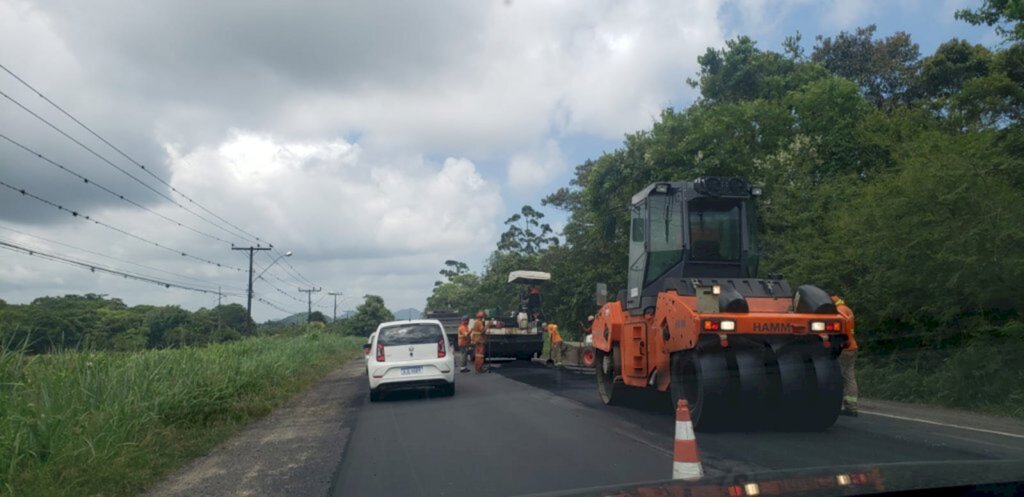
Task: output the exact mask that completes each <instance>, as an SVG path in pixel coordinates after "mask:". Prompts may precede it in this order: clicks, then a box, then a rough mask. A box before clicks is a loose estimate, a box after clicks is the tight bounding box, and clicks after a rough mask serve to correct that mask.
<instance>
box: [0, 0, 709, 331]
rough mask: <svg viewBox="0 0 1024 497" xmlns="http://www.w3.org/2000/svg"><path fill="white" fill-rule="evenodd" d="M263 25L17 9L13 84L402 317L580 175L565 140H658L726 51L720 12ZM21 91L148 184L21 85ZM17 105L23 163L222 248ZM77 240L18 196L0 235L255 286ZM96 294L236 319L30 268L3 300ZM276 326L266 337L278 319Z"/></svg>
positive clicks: (10, 115)
mask: <svg viewBox="0 0 1024 497" xmlns="http://www.w3.org/2000/svg"><path fill="white" fill-rule="evenodd" d="M246 6H247V7H246V8H245V9H237V8H232V7H226V6H222V5H219V4H209V3H208V2H199V1H198V0H174V1H171V0H153V1H150V2H146V3H145V4H138V3H132V2H121V1H117V0H97V1H95V2H89V3H88V4H85V3H82V2H77V1H74V0H53V1H50V2H39V3H35V2H28V1H24V0H0V61H3V62H4V64H5V65H8V66H9V67H10V68H11V69H12V70H14V71H15V72H17V73H18V74H19V75H21V76H23V77H25V78H26V79H27V80H29V81H30V82H31V83H33V84H34V85H36V86H37V87H38V88H39V89H41V90H42V91H44V92H45V93H46V94H47V95H48V96H49V97H51V98H53V99H54V100H55V101H57V102H59V103H60V104H62V105H63V106H64V107H65V108H67V109H68V110H69V111H71V112H72V113H73V114H75V116H76V117H78V118H80V119H82V120H83V121H84V122H86V123H88V124H89V125H90V126H91V127H93V128H94V129H96V130H97V131H98V132H100V133H101V134H102V135H104V136H105V137H106V138H109V139H110V140H111V141H113V142H114V143H116V144H117V145H119V146H120V147H121V148H122V149H124V150H126V151H127V152H129V153H130V154H131V155H132V156H134V157H136V158H137V159H139V160H140V161H141V162H143V163H145V164H146V165H147V166H148V167H149V169H150V170H152V171H155V172H156V173H157V174H159V175H160V176H161V177H163V178H165V179H167V180H168V181H169V182H170V183H171V184H173V185H174V186H175V187H176V188H179V189H180V190H181V191H184V192H186V193H187V194H188V195H189V196H191V197H192V198H194V199H196V200H197V201H199V202H200V203H202V204H203V205H204V206H205V207H208V208H209V209H210V210H212V211H213V212H216V213H217V214H218V215H219V216H221V217H223V218H225V219H228V220H230V221H232V222H233V223H235V224H238V225H240V226H242V227H244V228H245V229H246V230H247V231H249V232H251V233H255V234H257V235H259V236H261V237H263V238H264V239H266V240H270V241H273V242H274V243H275V244H276V246H277V247H279V248H281V249H282V250H293V251H294V252H295V254H296V255H295V256H294V257H292V258H291V259H289V261H290V262H291V263H292V264H294V265H296V267H299V268H300V269H301V270H302V272H303V273H304V274H306V275H307V276H308V277H309V278H310V279H312V280H314V281H316V282H317V283H318V284H321V285H322V286H324V287H329V288H331V289H338V290H343V291H345V292H346V294H348V295H361V294H362V293H379V294H382V295H384V296H385V298H386V299H387V302H388V304H389V305H391V306H392V307H395V308H398V307H407V306H415V307H419V306H421V305H422V303H423V300H424V299H425V297H426V295H427V293H428V292H429V291H430V288H431V284H432V283H433V280H434V279H435V278H436V272H437V269H438V267H439V266H440V264H441V263H442V262H443V261H444V260H445V259H449V258H458V259H462V260H466V261H470V262H473V261H480V260H483V259H484V257H485V255H486V253H487V252H489V251H490V249H491V248H493V245H494V242H495V240H496V238H497V236H498V232H499V231H500V220H501V219H502V218H503V214H504V212H503V211H504V209H505V205H504V199H505V198H507V196H508V195H509V193H513V192H514V193H517V194H523V192H537V193H538V195H539V194H542V193H543V192H545V191H546V189H549V188H551V189H553V188H554V187H555V186H557V185H554V184H553V182H554V181H555V180H556V179H557V178H559V177H561V175H563V173H565V172H566V171H567V170H568V166H569V165H570V164H568V159H567V158H566V156H565V153H564V152H563V150H562V148H561V145H560V140H561V139H562V138H564V137H566V136H569V135H572V136H575V137H584V138H588V137H589V138H594V139H609V138H611V139H614V138H618V137H620V136H622V135H623V134H624V133H628V132H632V131H635V130H637V129H641V128H644V127H647V126H648V125H649V124H650V122H651V119H652V116H656V115H657V114H658V113H659V112H660V110H661V109H662V108H663V107H664V106H666V105H667V104H668V103H669V102H671V101H674V100H678V99H679V98H680V95H690V94H692V93H691V92H692V90H690V89H689V88H687V87H686V86H685V83H684V80H685V78H686V77H687V76H689V75H691V74H692V73H693V72H694V71H695V70H696V62H695V60H696V56H697V54H699V53H702V52H703V51H704V49H705V48H706V47H707V46H712V45H719V44H720V42H721V38H722V34H721V33H722V31H721V29H720V27H719V23H718V19H717V16H718V9H719V1H718V0H699V1H692V2H680V3H677V4H663V5H659V6H657V7H654V6H650V5H647V4H642V3H625V2H617V1H613V0H603V1H600V2H592V1H586V0H570V1H566V2H558V3H554V2H526V1H523V2H518V1H517V2H513V3H507V2H497V1H495V2H450V3H446V2H440V3H435V2H430V3H427V2H414V3H402V4H389V3H383V2H347V3H344V4H341V3H313V4H309V3H307V4H304V5H303V7H302V8H298V7H296V6H295V5H293V4H291V3H284V2H272V1H264V0H254V1H252V2H247V3H246ZM125 19H130V20H131V22H125ZM0 88H2V89H3V90H4V91H7V92H11V93H12V94H14V95H15V96H16V98H19V99H20V100H22V101H23V102H26V103H28V104H31V105H32V107H33V109H35V110H37V111H39V112H41V113H42V114H43V115H45V116H47V117H48V118H52V119H54V120H55V122H56V123H57V124H58V125H59V126H61V127H63V128H65V129H67V130H70V131H72V132H73V133H74V134H75V136H79V137H82V138H83V139H86V140H88V143H89V144H90V145H92V146H95V147H97V149H99V150H100V151H101V153H103V154H104V155H106V156H108V157H111V158H113V159H114V160H115V162H117V163H118V164H120V165H121V166H123V167H126V168H127V169H129V170H131V171H133V172H136V173H138V172H139V171H138V170H137V169H135V168H134V166H132V165H131V164H129V163H127V162H126V161H122V160H120V158H118V156H117V154H116V153H114V152H112V151H110V150H108V149H106V148H105V147H104V146H102V144H99V143H96V142H95V141H93V140H92V139H91V138H89V137H88V135H87V133H84V132H83V131H82V130H80V129H77V128H75V126H74V125H73V124H72V123H69V122H68V121H67V120H66V119H64V118H63V117H61V116H60V115H59V114H58V113H56V112H54V111H53V110H52V109H47V108H46V107H45V105H44V104H42V103H41V102H40V101H39V99H38V98H37V97H35V96H34V95H32V94H31V92H28V91H25V90H23V89H20V88H19V87H18V84H17V83H16V82H15V81H13V80H12V79H11V78H9V77H7V76H6V75H4V74H0ZM0 104H4V106H3V108H2V110H0V127H2V128H4V129H6V130H15V131H12V133H16V134H17V136H16V138H18V139H20V140H22V141H24V142H25V143H26V144H28V145H30V146H33V147H36V148H39V149H40V150H41V151H43V152H44V153H47V154H48V155H50V156H53V157H54V158H56V159H58V160H60V161H62V162H64V163H66V164H69V165H71V166H73V167H75V168H76V169H77V170H79V171H81V172H83V173H85V174H86V175H87V176H88V177H90V178H91V179H92V180H94V181H96V182H101V183H103V184H105V185H107V186H110V187H111V188H113V189H114V190H116V191H118V192H121V193H125V194H126V195H127V196H129V197H131V198H133V199H135V200H137V201H139V202H142V203H144V204H146V205H147V206H148V207H150V208H152V209H154V210H156V211H158V212H160V213H163V214H165V215H167V216H169V217H173V218H175V219H179V218H180V219H181V220H182V221H185V222H186V223H188V224H190V225H193V226H195V227H196V228H199V229H202V230H206V231H215V232H216V228H214V227H212V226H210V225H208V224H206V223H205V222H203V221H201V220H199V219H197V218H195V217H192V216H191V215H189V214H187V213H185V212H183V211H181V210H180V209H177V208H176V207H174V206H172V205H170V204H169V203H167V202H165V201H163V200H161V199H159V198H158V197H156V196H155V195H154V194H153V193H152V192H148V191H145V190H143V189H141V188H140V187H139V186H138V185H137V184H135V183H133V182H132V181H131V180H129V179H128V178H126V177H124V176H122V175H120V174H119V173H117V172H116V171H114V170H113V169H112V168H110V167H108V166H107V165H106V164H103V163H102V161H97V160H94V159H93V158H90V157H89V156H88V154H87V153H86V152H84V151H82V150H81V149H78V148H76V147H75V146H74V145H72V144H69V143H68V142H67V141H65V140H64V139H63V138H61V137H59V136H56V135H55V134H54V133H53V132H52V131H51V130H48V129H47V128H46V127H45V126H43V125H40V124H39V123H37V122H34V121H33V120H32V119H31V118H30V117H28V116H26V115H24V114H23V113H21V112H20V111H18V110H17V109H16V108H14V107H12V106H10V105H8V104H7V103H5V102H0ZM0 145H2V144H0ZM0 164H4V166H3V167H4V170H3V171H2V174H0V175H2V176H4V177H8V178H9V177H14V178H15V179H16V180H17V184H19V185H23V186H24V187H26V188H29V189H34V190H38V191H39V192H41V194H43V195H45V196H48V197H50V198H60V199H63V200H64V201H65V202H66V203H68V204H69V205H75V206H76V207H78V208H80V209H82V210H83V211H87V212H90V213H91V214H93V215H95V216H97V218H100V219H104V220H105V221H108V222H110V223H111V224H115V225H117V226H120V227H124V228H125V229H126V230H129V231H131V232H133V233H136V234H138V235H140V236H144V237H147V238H151V239H153V240H157V241H159V242H161V243H163V244H165V245H167V246H169V247H175V248H180V249H182V250H187V251H188V252H189V253H194V254H195V255H198V256H202V257H205V258H210V259H214V260H218V261H226V262H230V263H232V264H235V265H242V264H243V262H244V261H243V258H242V255H241V253H239V252H231V251H230V247H225V246H224V244H222V243H218V242H216V241H213V240H210V239H208V238H205V237H203V236H201V235H197V234H196V233H193V232H190V231H187V230H182V229H180V228H177V227H174V226H173V225H170V224H168V223H166V222H164V221H161V220H160V219H157V218H155V217H154V216H152V215H150V214H146V213H144V212H141V211H139V210H137V209H132V208H130V207H128V206H126V205H125V204H123V203H122V202H120V201H118V200H116V199H113V198H111V197H109V196H106V195H104V194H102V192H98V191H95V190H90V189H88V188H83V186H82V184H81V182H80V181H78V180H75V179H74V178H68V177H65V176H64V175H63V173H61V172H60V171H57V170H54V169H52V168H51V169H47V167H48V166H45V165H43V164H40V163H38V162H37V161H35V160H34V159H32V158H31V156H27V155H25V154H23V153H21V152H18V151H16V150H12V149H11V148H10V147H7V146H0ZM479 164H488V165H489V166H488V168H490V169H485V168H481V166H479ZM153 184H154V185H156V183H153ZM165 193H168V194H169V192H165ZM62 216H63V214H62V213H59V212H54V213H48V211H46V208H45V207H42V206H40V205H36V204H32V203H31V202H28V203H26V201H25V199H22V198H19V197H18V196H14V195H10V194H6V193H4V192H0V223H4V224H7V225H10V226H14V227H16V228H18V229H21V230H24V231H26V232H29V233H33V234H37V235H42V236H46V237H48V238H51V239H54V240H59V241H69V240H70V241H73V242H74V244H75V245H76V246H78V247H81V248H85V249H89V250H95V251H98V252H100V253H103V254H107V255H112V256H116V257H118V258H122V259H124V260H130V261H135V262H140V263H144V264H146V265H149V266H152V267H155V268H159V269H161V270H164V271H169V272H170V275H167V274H166V273H159V274H156V275H157V276H161V275H163V276H168V277H171V276H180V277H182V278H185V279H188V278H198V279H199V280H200V281H205V282H206V284H207V286H208V287H210V286H218V285H220V286H223V287H224V288H225V289H229V290H231V291H238V290H239V287H240V286H242V284H243V283H244V278H239V275H238V274H237V273H236V272H234V271H226V270H218V269H217V268H213V267H209V266H204V265H202V264H196V263H194V261H193V262H189V261H187V260H182V257H181V256H180V255H176V254H175V253H173V252H170V251H163V250H160V249H157V248H155V247H151V246H146V245H144V244H140V243H138V242H136V241H133V240H130V239H125V238H123V237H121V236H119V235H116V234H112V233H110V232H107V231H104V230H102V229H101V228H98V227H96V226H91V225H87V224H84V223H81V222H78V221H74V220H71V219H68V218H65V217H62ZM217 233H218V235H219V236H225V237H227V236H228V235H227V234H225V233H222V232H217ZM0 236H4V235H3V233H0ZM8 236H9V234H8ZM231 240H233V241H236V242H238V243H241V242H242V241H241V240H236V239H234V238H231ZM23 241H24V243H26V244H28V243H29V241H25V240H23ZM32 243H35V244H37V246H39V247H42V248H49V249H50V250H51V251H54V252H60V253H75V250H73V249H68V248H66V247H60V246H48V245H47V244H46V243H45V242H40V241H39V240H35V241H34V242H32ZM83 257H85V258H89V259H95V257H94V256H88V257H86V256H83ZM7 261H13V262H7ZM257 261H258V263H260V261H262V263H263V264H265V263H267V262H269V259H266V258H265V255H261V258H260V259H257ZM111 264H112V265H115V266H120V264H121V263H117V262H111ZM272 273H273V274H276V275H280V276H284V272H283V270H281V269H277V270H274V271H273V272H272ZM284 279H286V280H289V278H288V277H284ZM190 281H194V280H190ZM261 285H263V283H262V282H258V283H257V291H258V292H260V293H263V294H265V295H268V296H270V297H271V298H275V300H279V301H280V302H282V303H291V304H293V305H295V304H297V303H296V302H294V301H291V299H288V298H287V297H284V296H282V295H278V294H275V293H274V292H273V291H271V290H269V289H267V288H266V287H265V286H264V287H263V290H262V291H261V290H260V286H261ZM278 286H281V287H282V288H284V289H285V290H287V291H289V292H293V291H294V289H293V288H290V287H287V285H285V284H283V283H280V282H279V283H278ZM85 291H101V292H103V293H109V294H111V295H115V296H122V297H125V298H126V299H128V300H130V301H134V302H135V303H180V304H183V305H185V306H198V305H209V304H210V303H211V302H213V300H215V299H212V298H211V297H208V296H194V295H191V294H187V293H182V292H180V291H176V290H165V289H159V288H155V287H154V288H152V289H149V287H147V286H145V285H142V284H139V283H132V282H130V281H125V280H122V279H118V278H114V277H110V276H103V275H99V274H95V275H94V274H91V273H88V272H86V271H81V270H79V269H75V268H70V267H66V266H62V265H53V264H52V263H48V262H45V261H39V260H36V259H33V258H30V257H27V256H13V255H12V257H5V258H4V263H3V264H0V295H3V297H4V298H5V299H8V300H11V301H26V300H30V299H31V298H33V297H35V296H38V295H42V294H61V293H81V292H85ZM268 292H269V293H268ZM232 298H235V297H232ZM295 307H302V306H301V305H295ZM255 308H256V310H257V318H266V317H269V316H271V315H276V314H277V313H276V312H274V311H270V310H268V309H266V308H262V309H261V307H260V306H259V305H258V304H257V305H256V306H255Z"/></svg>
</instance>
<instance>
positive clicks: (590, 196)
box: [427, 0, 1024, 415]
mask: <svg viewBox="0 0 1024 497" xmlns="http://www.w3.org/2000/svg"><path fill="white" fill-rule="evenodd" d="M1015 5H1016V3H1015V2H1007V1H1005V0H986V1H985V2H984V3H983V5H982V7H981V8H979V9H978V10H975V11H961V12H959V13H958V16H959V17H960V18H962V19H965V20H967V21H969V22H972V23H976V24H987V25H996V26H997V27H998V28H999V33H1000V34H1001V35H1002V36H1003V38H1004V40H1005V41H1004V43H1003V44H1002V45H1001V46H999V47H996V48H986V47H983V46H980V45H972V44H970V43H968V42H965V41H963V40H958V39H952V40H949V41H948V42H946V43H943V44H942V45H941V46H939V47H938V48H937V49H936V50H935V52H934V53H932V54H931V55H927V56H922V55H921V54H920V51H919V48H918V46H917V44H915V43H914V42H913V41H912V40H911V38H910V36H909V35H907V34H905V33H895V34H893V35H891V36H888V37H885V38H878V37H876V30H875V27H874V26H868V27H865V28H861V29H857V30H855V31H854V32H852V33H851V32H842V33H839V34H838V35H836V36H833V37H818V38H816V43H815V45H814V47H813V50H812V51H811V53H810V54H809V55H808V54H805V53H804V49H803V48H802V45H801V43H800V37H799V35H797V36H794V37H791V38H790V39H788V40H787V41H786V43H785V44H784V46H783V50H782V51H779V52H776V51H771V50H765V49H762V48H761V47H759V46H758V45H757V44H756V43H755V42H754V41H753V40H751V39H749V38H747V37H739V38H736V39H734V40H731V41H729V42H727V44H726V46H725V47H724V48H721V49H715V48H709V49H708V50H707V51H706V52H705V53H704V54H703V55H701V56H700V57H699V58H698V62H699V65H700V71H699V73H698V74H696V75H695V77H694V78H693V79H692V80H691V81H690V84H691V85H692V86H693V87H695V88H697V89H698V90H699V91H700V97H699V98H698V99H697V101H696V102H695V103H694V104H693V105H691V106H690V107H689V108H686V109H683V110H676V109H671V108H670V109H666V110H664V111H663V112H662V113H661V116H660V118H659V119H658V120H657V122H655V123H654V125H653V126H652V128H651V129H648V130H642V131H638V132H636V133H633V134H630V135H627V136H626V137H625V141H624V143H623V145H622V146H621V147H620V148H619V149H617V150H614V151H612V152H608V153H605V154H603V155H601V156H600V157H598V158H596V159H593V160H588V161H586V162H584V163H583V164H580V165H578V166H577V167H576V171H575V176H574V178H573V179H572V180H571V182H570V184H569V185H568V186H566V187H563V188H560V189H558V190H557V191H555V192H554V193H552V194H550V195H548V196H547V197H546V198H544V200H543V205H545V206H548V207H551V208H555V209H559V210H562V211H564V212H566V213H567V215H568V223H567V224H566V226H565V228H564V230H563V231H562V233H561V235H562V236H561V239H554V240H552V239H551V234H550V231H549V230H545V229H544V226H545V225H544V224H543V223H541V219H542V218H543V217H544V213H542V212H540V211H538V210H536V209H533V208H531V207H529V206H527V207H524V208H523V210H522V212H521V214H517V216H515V217H514V219H510V220H509V221H510V222H509V223H506V224H507V225H508V230H507V231H506V233H505V234H504V235H503V236H502V237H501V241H500V242H499V244H498V246H497V247H496V249H495V251H494V252H493V253H492V254H491V257H490V258H489V260H488V262H487V265H486V267H485V268H484V270H483V271H482V272H480V273H479V274H474V273H472V272H469V271H455V272H454V273H452V272H451V271H449V273H448V274H446V273H445V271H442V275H443V276H445V278H446V281H442V282H440V284H438V285H437V286H436V287H435V288H434V291H433V294H432V295H431V296H430V297H429V298H428V300H427V308H428V309H431V310H433V309H440V308H453V309H457V310H460V311H462V312H466V311H469V310H473V309H478V308H489V307H497V306H505V307H507V306H509V305H510V304H512V303H514V302H515V299H514V296H513V295H511V294H510V292H511V291H513V290H512V289H510V288H508V285H507V284H506V283H505V276H506V275H507V273H508V271H510V270H512V269H538V270H544V271H549V272H551V273H552V274H553V282H552V283H551V284H550V285H548V287H547V288H546V289H545V305H546V307H547V314H548V315H549V316H551V317H553V319H554V320H555V321H556V322H558V323H559V324H560V325H562V328H563V329H566V331H567V334H569V335H570V336H571V335H573V334H574V332H575V331H577V330H578V329H579V328H580V326H579V325H578V323H583V322H585V319H586V316H587V315H588V314H590V313H593V312H594V310H595V306H594V303H593V302H594V300H593V291H594V285H595V283H598V282H604V283H607V284H608V286H609V290H610V292H611V295H615V294H616V291H617V290H621V289H622V288H624V286H625V278H626V259H627V258H626V252H627V235H628V233H627V231H628V228H629V217H628V212H627V209H626V208H627V206H628V204H629V201H630V196H631V195H632V194H633V193H635V192H637V191H639V190H640V189H642V188H643V187H644V186H646V185H648V184H650V183H652V182H656V181H668V180H680V179H690V178H694V177H696V176H700V175H705V174H717V175H741V176H745V177H747V178H749V179H750V180H751V181H753V182H755V183H758V184H762V185H764V192H765V193H764V195H763V196H762V197H761V199H760V207H761V212H760V214H761V219H762V223H761V233H760V239H761V265H760V268H759V270H760V273H761V274H762V275H766V274H768V273H781V274H783V275H785V276H786V278H787V279H788V280H790V282H791V283H795V284H799V283H804V282H811V283H815V284H817V285H819V286H821V287H823V288H825V289H827V290H830V291H832V292H834V293H838V294H840V295H842V296H843V297H844V298H845V299H846V300H847V302H849V303H850V304H851V306H852V307H853V308H854V309H855V311H856V312H857V322H858V327H857V329H858V340H859V342H860V343H861V349H862V351H863V354H864V355H865V356H866V360H865V362H864V364H865V367H864V368H862V369H863V370H864V374H865V381H864V382H863V383H864V384H865V387H864V390H865V393H866V394H868V395H879V396H884V397H889V398H896V399H906V400H927V401H934V402H941V403H945V404H950V405H958V406H967V407H976V406H978V405H984V406H993V407H992V408H993V409H994V410H997V411H1000V410H1001V408H1000V407H998V406H1006V405H1009V404H1007V403H1008V402H1015V403H1016V404H1015V405H1016V406H1017V407H1015V408H1013V409H1002V410H1001V412H1013V413H1015V414H1017V415H1020V414H1021V413H1020V411H1019V406H1020V405H1022V404H1021V402H1020V400H1021V398H1022V397H1024V390H1021V387H1020V386H1019V385H1021V382H1020V380H1021V376H1022V373H1021V371H1022V368H1021V367H1020V365H1019V364H1021V363H1020V360H1019V358H1020V355H1019V352H1020V345H1019V344H1020V343H1021V341H1024V336H1022V335H1024V294H1022V292H1021V290H1020V288H1021V287H1020V282H1021V281H1024V225H1022V224H1021V219H1024V201H1022V196H1021V194H1020V192H1021V191H1022V188H1024V38H1022V37H1021V33H1022V29H1024V28H1022V23H1021V19H1022V17H1021V14H1022V13H1021V12H1020V9H1019V7H1015ZM523 221H526V222H523ZM450 262H456V263H457V261H450ZM454 266H456V267H458V266H457V264H456V265H454ZM452 267H453V265H448V269H450V268H452ZM456 273H457V274H456ZM988 354H993V356H992V357H988ZM1011 354H1017V355H1011ZM982 364H985V365H986V366H985V367H981V366H982ZM996 364H997V365H1002V367H1004V368H1005V369H1003V370H1000V371H998V372H996V371H992V372H990V373H991V374H987V375H986V376H985V379H987V381H989V382H995V383H998V384H997V385H991V386H988V387H985V388H976V387H978V385H979V383H978V382H976V381H974V380H972V378H973V379H978V378H979V376H978V373H979V372H980V371H988V369H986V368H987V367H988V365H996ZM910 378H913V379H914V380H913V382H911V381H910ZM1004 382H1005V384H1003V383H1004ZM904 387H905V388H904ZM918 387H920V388H918Z"/></svg>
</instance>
